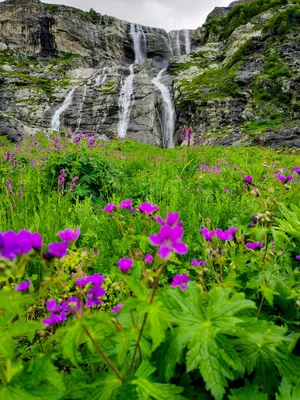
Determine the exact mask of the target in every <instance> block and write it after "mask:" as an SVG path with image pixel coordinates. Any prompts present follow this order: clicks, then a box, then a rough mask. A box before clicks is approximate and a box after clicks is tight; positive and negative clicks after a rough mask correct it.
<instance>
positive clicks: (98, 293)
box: [86, 285, 106, 307]
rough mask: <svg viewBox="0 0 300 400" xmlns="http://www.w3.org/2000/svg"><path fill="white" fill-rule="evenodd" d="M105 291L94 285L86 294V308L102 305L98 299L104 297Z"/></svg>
mask: <svg viewBox="0 0 300 400" xmlns="http://www.w3.org/2000/svg"><path fill="white" fill-rule="evenodd" d="M105 293H106V292H105V290H104V289H103V288H102V287H101V286H98V285H94V287H93V288H92V289H90V290H88V292H87V302H86V305H87V307H93V306H99V305H100V304H102V301H101V300H100V297H102V296H104V295H105Z"/></svg>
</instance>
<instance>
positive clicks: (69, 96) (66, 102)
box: [51, 87, 76, 132]
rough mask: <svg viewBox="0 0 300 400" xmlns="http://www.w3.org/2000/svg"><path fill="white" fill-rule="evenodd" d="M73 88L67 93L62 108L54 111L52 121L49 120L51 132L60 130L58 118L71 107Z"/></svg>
mask: <svg viewBox="0 0 300 400" xmlns="http://www.w3.org/2000/svg"><path fill="white" fill-rule="evenodd" d="M75 89H76V88H75V87H74V88H73V89H71V90H70V91H69V93H68V94H67V96H66V98H65V100H64V102H63V104H62V106H61V107H60V108H59V109H58V110H56V111H55V113H54V115H53V117H52V120H51V130H52V132H59V128H60V116H61V114H62V113H63V112H64V111H66V109H67V108H68V107H69V106H70V105H71V103H72V99H73V94H74V92H75Z"/></svg>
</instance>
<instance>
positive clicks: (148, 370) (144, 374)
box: [135, 361, 156, 378]
mask: <svg viewBox="0 0 300 400" xmlns="http://www.w3.org/2000/svg"><path fill="white" fill-rule="evenodd" d="M155 370H156V368H155V367H153V365H151V364H150V362H149V361H143V362H142V364H141V365H140V366H139V368H138V370H137V371H136V372H135V376H136V377H138V378H148V377H149V376H150V375H152V374H153V372H154V371H155Z"/></svg>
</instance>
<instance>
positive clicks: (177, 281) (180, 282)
mask: <svg viewBox="0 0 300 400" xmlns="http://www.w3.org/2000/svg"><path fill="white" fill-rule="evenodd" d="M189 281H190V279H189V277H188V276H187V274H181V275H175V276H174V278H173V282H172V283H171V286H172V287H176V286H179V287H180V289H181V290H186V284H187V283H188V282H189Z"/></svg>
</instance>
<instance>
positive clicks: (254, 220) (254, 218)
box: [252, 215, 259, 224]
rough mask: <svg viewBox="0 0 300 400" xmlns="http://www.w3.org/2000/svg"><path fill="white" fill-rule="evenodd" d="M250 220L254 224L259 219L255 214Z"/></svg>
mask: <svg viewBox="0 0 300 400" xmlns="http://www.w3.org/2000/svg"><path fill="white" fill-rule="evenodd" d="M252 221H253V222H254V223H255V224H256V223H257V222H258V221H259V218H258V217H257V216H256V215H255V216H254V217H252Z"/></svg>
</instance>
